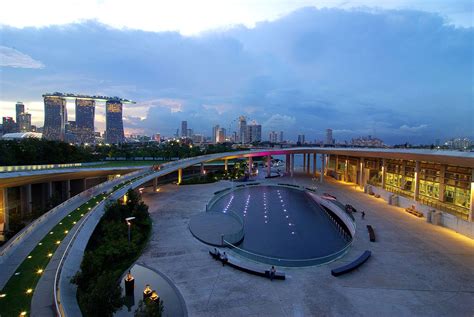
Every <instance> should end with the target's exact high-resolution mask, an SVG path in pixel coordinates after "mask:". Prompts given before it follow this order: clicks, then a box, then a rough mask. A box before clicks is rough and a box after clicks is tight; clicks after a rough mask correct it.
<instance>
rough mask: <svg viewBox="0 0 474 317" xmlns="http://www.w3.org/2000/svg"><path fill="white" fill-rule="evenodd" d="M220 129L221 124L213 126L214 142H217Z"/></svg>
mask: <svg viewBox="0 0 474 317" xmlns="http://www.w3.org/2000/svg"><path fill="white" fill-rule="evenodd" d="M218 131H219V125H218V124H217V125H215V126H213V127H212V143H214V144H215V143H217V135H218Z"/></svg>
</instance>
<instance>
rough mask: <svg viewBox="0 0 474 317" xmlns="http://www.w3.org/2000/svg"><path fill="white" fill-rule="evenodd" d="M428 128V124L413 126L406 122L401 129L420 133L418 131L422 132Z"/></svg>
mask: <svg viewBox="0 0 474 317" xmlns="http://www.w3.org/2000/svg"><path fill="white" fill-rule="evenodd" d="M426 128H428V125H427V124H420V125H417V126H411V127H410V126H408V125H406V124H404V125H402V126H401V127H400V130H401V131H403V132H409V133H418V132H421V131H423V130H426Z"/></svg>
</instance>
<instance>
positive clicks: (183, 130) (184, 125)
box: [181, 121, 189, 138]
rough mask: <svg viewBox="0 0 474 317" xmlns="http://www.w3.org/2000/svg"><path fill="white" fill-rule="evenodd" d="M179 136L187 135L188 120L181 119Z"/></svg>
mask: <svg viewBox="0 0 474 317" xmlns="http://www.w3.org/2000/svg"><path fill="white" fill-rule="evenodd" d="M181 136H182V137H183V138H185V137H188V136H189V135H188V121H181Z"/></svg>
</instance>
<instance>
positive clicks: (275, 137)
mask: <svg viewBox="0 0 474 317" xmlns="http://www.w3.org/2000/svg"><path fill="white" fill-rule="evenodd" d="M268 140H269V141H270V142H271V143H278V133H276V132H275V131H272V132H270V135H269V136H268Z"/></svg>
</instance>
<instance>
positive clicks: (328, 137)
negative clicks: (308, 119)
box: [325, 129, 334, 145]
mask: <svg viewBox="0 0 474 317" xmlns="http://www.w3.org/2000/svg"><path fill="white" fill-rule="evenodd" d="M325 144H329V145H332V144H334V140H333V138H332V129H326V143H325Z"/></svg>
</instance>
